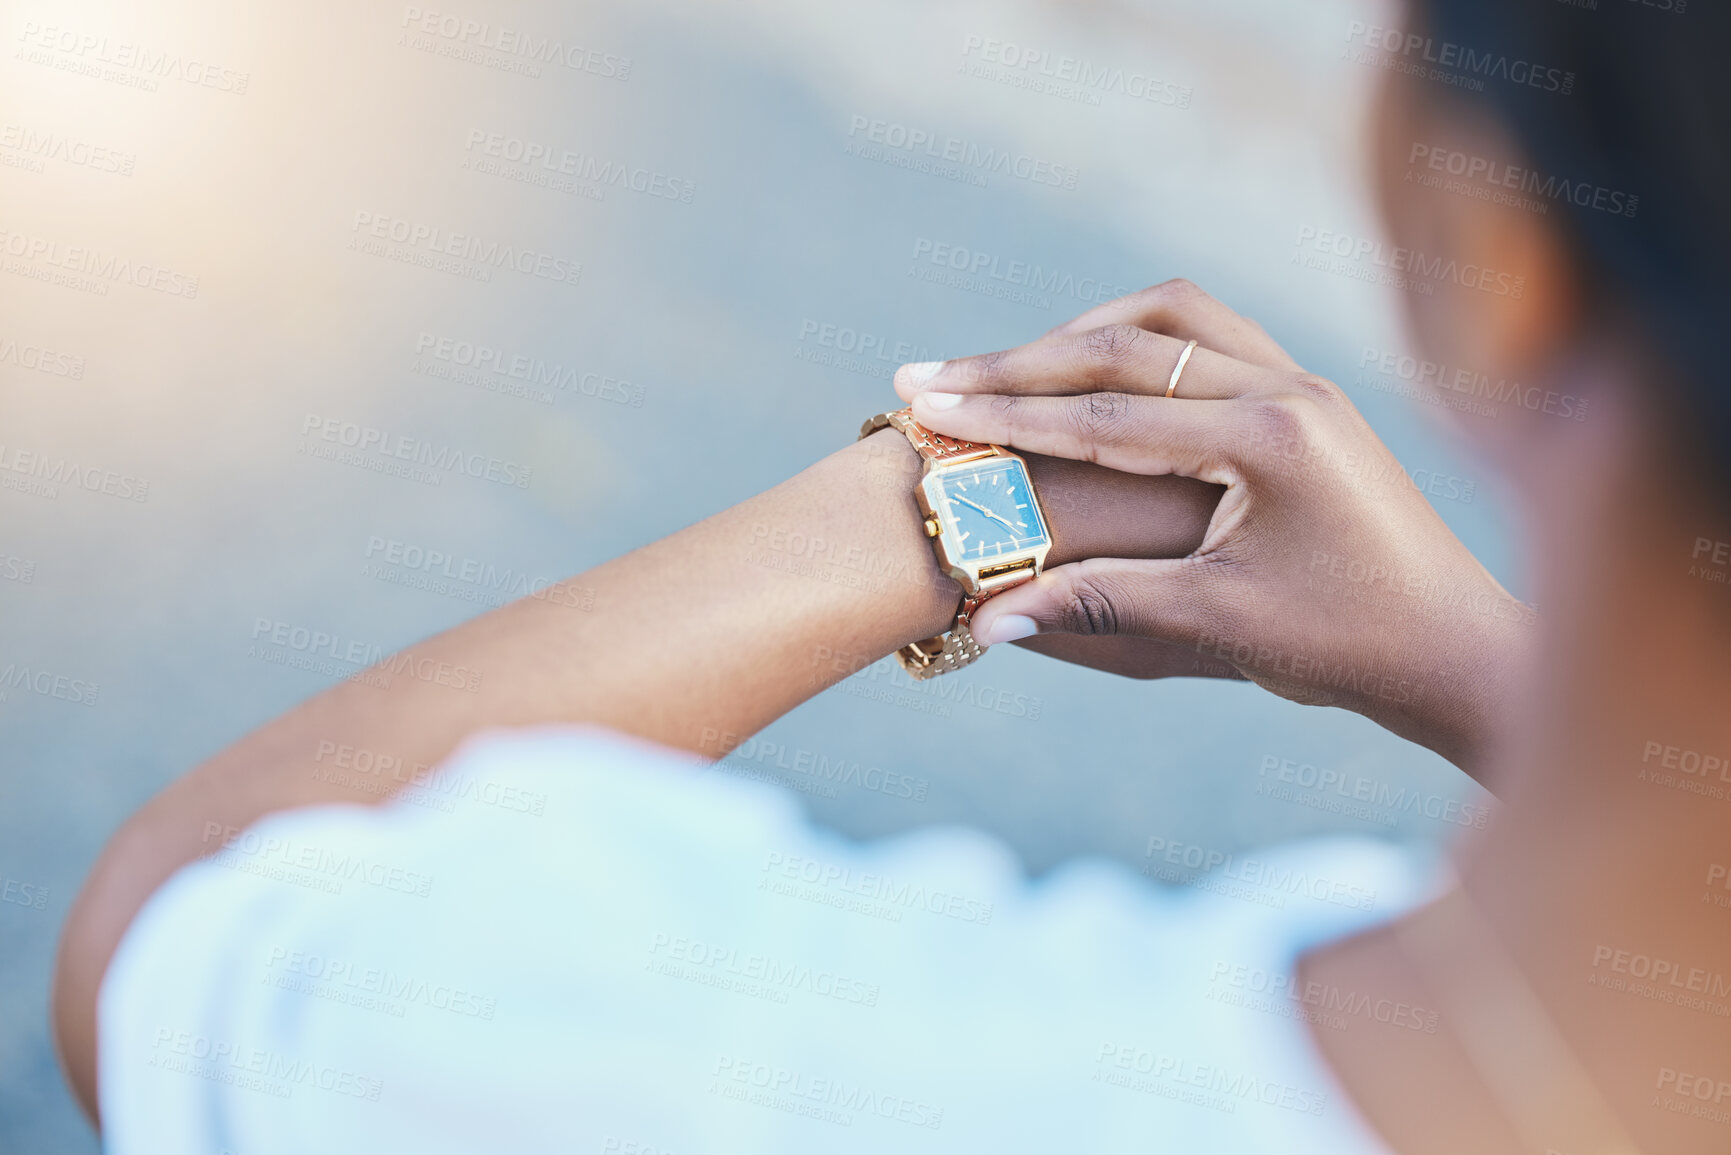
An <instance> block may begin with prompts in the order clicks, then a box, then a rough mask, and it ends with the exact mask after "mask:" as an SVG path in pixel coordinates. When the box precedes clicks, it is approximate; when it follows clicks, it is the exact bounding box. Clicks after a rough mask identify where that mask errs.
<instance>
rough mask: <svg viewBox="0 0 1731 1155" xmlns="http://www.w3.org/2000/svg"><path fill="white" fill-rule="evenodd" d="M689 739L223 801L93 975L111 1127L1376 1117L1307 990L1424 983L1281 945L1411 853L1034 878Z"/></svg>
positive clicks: (1299, 1143) (517, 1129) (930, 1144)
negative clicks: (238, 806)
mask: <svg viewBox="0 0 1731 1155" xmlns="http://www.w3.org/2000/svg"><path fill="white" fill-rule="evenodd" d="M320 754H321V756H320V765H321V766H323V767H328V768H329V769H330V772H331V773H334V774H338V775H345V776H348V777H350V778H352V779H354V780H356V781H360V782H373V783H377V784H379V785H380V786H382V785H383V784H384V783H385V782H388V781H389V780H390V779H391V778H392V777H393V776H394V775H396V774H397V773H398V772H399V768H398V767H397V766H395V765H393V764H391V763H390V762H389V760H388V759H379V758H375V757H373V756H372V755H370V754H368V753H367V752H366V751H356V750H348V749H347V748H339V747H331V748H329V749H324V748H321V752H320ZM692 763H693V759H692V758H691V757H690V756H689V755H683V756H681V755H676V754H673V753H670V752H668V751H666V750H662V749H659V748H656V747H652V746H649V745H646V744H644V743H640V742H636V741H633V740H629V739H625V738H621V737H619V736H617V735H612V734H608V733H606V732H604V731H598V730H582V729H541V730H527V731H516V732H493V733H490V734H486V735H482V736H481V737H479V738H477V739H475V740H472V741H471V742H470V743H469V744H468V745H466V746H465V747H463V749H461V750H459V751H458V752H457V753H456V754H454V755H453V756H452V759H451V761H450V762H449V763H447V764H446V766H444V767H443V768H441V769H440V770H439V771H438V772H437V774H436V775H435V776H434V777H433V778H431V779H430V780H428V781H426V782H424V783H422V784H421V785H419V786H417V787H415V788H412V789H410V790H408V791H406V792H405V793H404V795H402V796H400V797H399V798H398V799H397V800H395V801H394V802H392V803H391V804H389V805H386V806H382V807H359V806H326V807H318V808H313V809H303V810H296V811H292V812H286V813H282V814H277V815H274V816H272V817H270V818H267V819H265V820H264V821H262V822H259V823H258V824H257V825H255V826H253V827H251V828H249V829H248V830H246V831H244V832H239V831H232V830H229V831H224V830H222V829H221V828H220V827H217V826H215V825H214V824H212V825H211V826H210V827H207V836H208V837H209V839H210V840H211V841H213V842H218V841H220V842H225V843H227V844H228V845H227V849H224V850H222V851H221V852H219V853H218V854H217V855H215V856H213V857H212V858H209V859H205V860H201V861H200V862H197V863H194V864H192V865H190V866H187V867H186V868H184V869H183V870H181V871H180V872H179V873H178V874H176V875H175V876H174V877H173V878H172V879H170V880H169V881H168V882H167V883H166V884H165V885H164V886H163V887H162V888H161V889H160V890H159V891H157V893H156V894H155V896H154V897H152V898H151V900H150V901H149V902H148V903H147V904H146V905H145V907H144V909H143V910H142V911H141V912H140V913H139V915H138V918H137V919H136V920H135V922H134V923H133V925H132V928H131V930H130V931H129V932H128V933H127V935H126V938H125V940H124V941H123V942H122V943H121V946H120V949H119V952H118V953H117V954H116V956H115V958H114V962H113V965H112V966H111V967H110V969H109V972H108V977H107V980H106V981H105V982H104V984H103V988H102V995H101V1059H100V1081H101V1095H102V1115H103V1121H104V1130H105V1136H106V1142H107V1146H108V1149H109V1150H110V1151H111V1152H114V1153H115V1155H132V1153H133V1152H161V1151H173V1152H176V1155H217V1153H219V1152H227V1153H233V1155H278V1153H280V1155H304V1153H306V1152H319V1153H321V1155H347V1153H353V1155H380V1153H383V1152H414V1153H416V1155H443V1153H447V1152H450V1153H455V1152H496V1151H510V1152H540V1151H546V1152H561V1153H564V1152H597V1153H605V1152H619V1153H622V1155H716V1153H721V1152H751V1153H753V1155H762V1153H773V1152H787V1153H790V1155H793V1153H797V1155H814V1153H829V1152H836V1153H848V1152H913V1153H919V1152H931V1153H933V1155H937V1153H943V1155H955V1153H958V1152H989V1153H991V1155H1003V1153H1005V1152H1018V1151H1039V1152H1056V1151H1079V1152H1090V1153H1096V1152H1097V1153H1108V1152H1119V1151H1123V1152H1132V1151H1133V1152H1138V1153H1145V1152H1149V1151H1181V1152H1187V1153H1194V1155H1217V1153H1225V1152H1240V1151H1242V1152H1280V1153H1282V1155H1293V1153H1299V1152H1318V1153H1323V1152H1325V1153H1327V1155H1357V1153H1361V1152H1363V1153H1370V1152H1382V1151H1383V1148H1382V1147H1381V1146H1380V1145H1379V1144H1378V1143H1377V1142H1376V1141H1375V1140H1374V1139H1372V1138H1371V1137H1369V1136H1368V1135H1367V1134H1366V1132H1365V1131H1364V1129H1363V1127H1362V1125H1361V1124H1360V1123H1359V1122H1358V1120H1357V1118H1356V1116H1355V1115H1354V1113H1353V1109H1352V1107H1351V1105H1350V1103H1349V1102H1348V1101H1347V1100H1346V1098H1345V1096H1344V1095H1343V1094H1342V1093H1341V1091H1340V1090H1339V1088H1338V1087H1337V1086H1336V1085H1335V1084H1334V1083H1333V1081H1332V1079H1331V1077H1330V1075H1329V1073H1328V1071H1327V1070H1326V1068H1325V1067H1324V1066H1323V1065H1322V1063H1321V1062H1320V1060H1319V1059H1318V1058H1317V1056H1316V1055H1315V1053H1314V1052H1313V1050H1312V1048H1311V1046H1310V1043H1309V1039H1308V1037H1307V1034H1306V1028H1305V1026H1304V1023H1303V1022H1302V1021H1301V1020H1302V1018H1303V1017H1304V1016H1307V1015H1308V1016H1311V1017H1314V1018H1317V1019H1319V1020H1320V1021H1321V1026H1320V1028H1319V1029H1322V1030H1328V1029H1338V1027H1339V1026H1340V1025H1341V1024H1343V1023H1344V1022H1345V1021H1346V1020H1348V1019H1350V1018H1351V1017H1353V1016H1362V1017H1375V1018H1379V1019H1382V1020H1383V1021H1394V1022H1396V1023H1398V1024H1400V1025H1403V1026H1408V1027H1409V1028H1410V1029H1413V1030H1427V1029H1430V1030H1434V1029H1435V1016H1434V1014H1432V1013H1431V1012H1429V1011H1426V1010H1425V1009H1423V1008H1413V1007H1405V1006H1400V1007H1395V1006H1388V1005H1384V1004H1380V1003H1373V1002H1372V1001H1370V1000H1368V999H1364V998H1360V997H1357V996H1355V995H1354V994H1353V992H1349V991H1340V990H1323V989H1312V990H1308V991H1298V990H1295V989H1294V987H1293V985H1292V984H1291V982H1290V980H1289V979H1288V978H1287V977H1286V976H1287V974H1288V973H1289V968H1290V965H1291V962H1292V959H1293V957H1294V955H1295V954H1296V953H1297V952H1299V951H1301V950H1303V949H1305V948H1307V947H1309V946H1311V945H1314V944H1315V943H1317V942H1320V941H1323V940H1326V939H1328V938H1330V937H1334V936H1338V935H1341V934H1344V933H1347V932H1350V931H1352V930H1355V929H1358V928H1361V927H1364V926H1368V925H1371V924H1374V923H1376V922H1379V921H1383V920H1386V919H1387V918H1389V917H1392V916H1393V915H1394V914H1396V913H1398V912H1399V911H1400V910H1402V909H1405V908H1406V907H1408V906H1410V905H1412V904H1413V903H1415V902H1416V901H1419V900H1420V899H1421V898H1422V897H1423V896H1424V893H1425V891H1426V888H1427V882H1428V875H1429V873H1430V871H1429V870H1428V868H1427V866H1426V865H1425V864H1423V863H1421V862H1420V861H1419V860H1418V859H1417V858H1415V857H1414V856H1413V854H1412V853H1411V852H1405V851H1402V850H1400V849H1398V848H1396V847H1393V846H1390V845H1388V844H1386V843H1382V842H1379V841H1375V840H1371V839H1363V838H1351V839H1331V840H1327V841H1316V842H1310V843H1307V844H1302V845H1296V846H1290V847H1286V848H1283V849H1281V850H1278V851H1274V852H1270V853H1268V854H1265V855H1258V856H1257V857H1256V859H1255V860H1254V861H1252V860H1237V861H1229V862H1227V863H1226V864H1224V865H1223V866H1221V867H1220V868H1219V869H1218V870H1216V872H1215V874H1214V875H1211V876H1209V877H1207V878H1205V879H1202V880H1200V881H1198V882H1195V883H1193V884H1192V885H1189V886H1177V887H1159V886H1156V885H1154V884H1153V883H1151V882H1150V881H1148V880H1147V879H1144V878H1139V877H1138V876H1137V875H1136V874H1135V873H1134V872H1132V871H1131V870H1130V869H1128V868H1126V867H1124V866H1121V865H1117V864H1113V863H1108V862H1103V861H1095V860H1090V861H1078V862H1074V863H1071V864H1069V865H1067V866H1065V867H1063V868H1061V869H1059V870H1057V871H1055V872H1053V873H1052V874H1051V875H1050V876H1048V877H1045V878H1042V879H1040V880H1038V881H1032V882H1031V881H1029V880H1028V879H1027V878H1025V877H1024V876H1023V875H1022V874H1021V872H1020V870H1019V869H1018V866H1017V863H1016V861H1015V859H1014V857H1013V856H1012V854H1011V853H1010V852H1009V850H1008V849H1006V847H1005V846H1004V845H1003V844H1002V843H1000V842H998V841H997V840H995V839H993V838H990V837H987V836H986V835H983V834H981V833H979V832H977V831H973V830H968V829H962V828H941V829H931V830H924V831H920V832H918V833H914V834H908V835H903V836H900V837H895V838H889V839H882V840H879V841H874V842H867V843H856V842H851V841H849V840H847V839H845V838H842V837H840V836H838V835H836V834H835V833H833V832H830V831H827V830H824V829H820V828H817V827H814V826H813V825H811V824H810V823H809V822H808V821H807V820H806V819H805V817H804V815H803V814H802V812H801V810H800V808H799V807H798V805H797V804H796V803H795V802H794V801H793V799H792V797H791V796H790V795H788V794H786V793H784V792H783V791H781V790H779V789H777V788H774V787H771V786H766V785H764V784H761V783H755V782H748V781H742V780H739V779H736V778H733V777H730V776H728V775H725V774H719V773H714V772H703V771H700V770H698V769H695V768H694V767H693V765H692ZM1172 853H1174V851H1172V850H1166V851H1164V852H1160V851H1157V852H1156V853H1155V854H1154V855H1153V856H1152V857H1151V858H1150V863H1151V870H1153V871H1166V870H1172V869H1176V870H1180V871H1181V870H1182V864H1181V862H1175V863H1173V864H1168V863H1167V862H1166V861H1165V858H1166V856H1167V854H1172ZM1180 857H1181V856H1180ZM1366 907H1368V908H1369V909H1365V908H1366Z"/></svg>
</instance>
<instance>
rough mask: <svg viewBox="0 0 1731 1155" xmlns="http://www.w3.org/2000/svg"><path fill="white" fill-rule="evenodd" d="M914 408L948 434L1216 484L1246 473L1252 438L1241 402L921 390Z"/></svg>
mask: <svg viewBox="0 0 1731 1155" xmlns="http://www.w3.org/2000/svg"><path fill="white" fill-rule="evenodd" d="M913 408H914V420H916V421H918V422H919V423H920V424H921V425H924V426H925V427H926V428H927V429H930V430H932V431H933V432H935V433H942V434H943V435H945V436H946V437H957V438H961V439H963V440H966V441H977V442H980V443H982V444H993V445H1008V446H1012V447H1013V448H1016V449H1023V450H1026V451H1027V452H1029V453H1043V454H1045V455H1047V456H1048V457H1067V458H1069V459H1070V460H1072V461H1088V462H1092V463H1094V464H1096V465H1104V466H1106V467H1107V468H1109V469H1117V470H1121V471H1123V472H1125V473H1142V474H1150V475H1155V474H1166V473H1176V474H1179V475H1181V476H1183V477H1194V478H1196V479H1198V480H1200V481H1207V482H1212V483H1213V484H1216V485H1232V484H1233V483H1234V482H1236V481H1237V480H1238V479H1239V476H1240V474H1239V470H1238V468H1237V467H1236V465H1235V464H1234V462H1235V459H1236V453H1235V447H1236V446H1241V445H1242V444H1244V443H1245V442H1247V440H1248V437H1247V435H1246V431H1245V429H1244V426H1245V415H1244V411H1243V410H1242V409H1241V407H1240V406H1237V405H1221V404H1217V403H1215V402H1212V401H1189V400H1184V399H1182V398H1177V399H1173V400H1166V399H1165V398H1153V397H1132V396H1130V395H1128V394H1124V393H1083V394H1081V395H1079V396H1075V397H1006V396H989V397H968V396H963V395H961V394H958V393H944V394H932V393H921V394H919V395H918V396H916V397H915V398H914V407H913Z"/></svg>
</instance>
